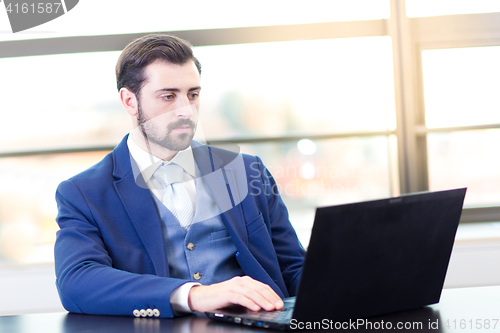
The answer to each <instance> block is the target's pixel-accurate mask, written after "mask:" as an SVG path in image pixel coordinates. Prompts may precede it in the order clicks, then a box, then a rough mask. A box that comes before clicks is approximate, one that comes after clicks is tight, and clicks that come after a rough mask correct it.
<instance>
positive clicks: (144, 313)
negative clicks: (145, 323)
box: [139, 309, 148, 317]
mask: <svg viewBox="0 0 500 333" xmlns="http://www.w3.org/2000/svg"><path fill="white" fill-rule="evenodd" d="M139 312H140V313H141V317H147V316H148V313H147V311H146V310H144V309H142V310H141V311H139Z"/></svg>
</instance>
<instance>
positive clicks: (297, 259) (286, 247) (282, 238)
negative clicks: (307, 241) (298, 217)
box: [257, 157, 305, 296]
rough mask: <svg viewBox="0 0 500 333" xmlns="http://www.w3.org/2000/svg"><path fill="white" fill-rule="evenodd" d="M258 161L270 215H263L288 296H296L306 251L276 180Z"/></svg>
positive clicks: (258, 159) (267, 213)
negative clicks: (292, 223)
mask: <svg viewBox="0 0 500 333" xmlns="http://www.w3.org/2000/svg"><path fill="white" fill-rule="evenodd" d="M257 162H258V165H259V169H260V172H259V173H260V175H261V177H262V186H263V193H264V194H265V198H266V204H267V212H266V214H264V220H265V222H266V224H267V225H268V229H269V234H270V236H271V239H272V243H273V246H274V250H275V252H276V256H277V258H278V262H279V265H280V270H281V274H282V276H283V280H284V282H285V285H286V287H287V290H288V293H289V295H290V296H295V295H296V294H297V291H298V285H299V280H300V276H301V272H302V266H303V262H304V257H305V250H304V248H303V247H302V245H301V244H300V242H299V240H298V238H297V234H296V233H295V230H294V228H293V226H292V225H291V223H290V220H289V216H288V210H287V208H286V206H285V204H284V202H283V200H282V198H281V196H280V194H279V191H278V186H277V184H276V182H275V180H274V178H273V177H272V176H271V174H270V172H269V171H268V170H267V169H266V168H265V166H264V164H263V163H262V161H261V160H260V158H259V157H257Z"/></svg>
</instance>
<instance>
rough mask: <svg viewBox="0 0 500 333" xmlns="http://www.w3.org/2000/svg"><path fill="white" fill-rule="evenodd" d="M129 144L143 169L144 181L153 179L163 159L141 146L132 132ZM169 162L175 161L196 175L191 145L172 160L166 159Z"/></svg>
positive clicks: (136, 160)
mask: <svg viewBox="0 0 500 333" xmlns="http://www.w3.org/2000/svg"><path fill="white" fill-rule="evenodd" d="M127 146H128V150H129V151H130V155H131V156H132V158H133V159H134V160H135V162H136V163H137V166H138V167H139V170H140V171H141V174H142V177H143V178H144V181H145V182H148V181H149V179H151V177H152V176H153V174H154V172H155V171H156V169H158V167H159V166H160V164H162V163H163V160H161V159H160V158H158V157H156V156H154V155H151V154H150V153H148V152H147V151H145V150H143V149H142V148H140V147H139V146H138V145H137V143H135V142H134V139H133V138H132V133H130V134H129V136H128V139H127ZM169 163H175V164H177V165H179V166H181V167H182V168H183V169H184V171H185V172H187V173H188V174H190V175H191V177H193V178H194V177H195V174H196V171H195V170H196V168H195V164H194V163H195V161H194V156H193V150H192V149H191V146H189V147H187V148H186V149H184V150H181V151H179V152H178V153H177V154H175V156H174V157H173V158H172V159H171V160H170V161H165V164H169Z"/></svg>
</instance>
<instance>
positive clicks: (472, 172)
mask: <svg viewBox="0 0 500 333" xmlns="http://www.w3.org/2000/svg"><path fill="white" fill-rule="evenodd" d="M499 142H500V130H497V129H491V130H480V131H463V132H452V133H433V134H429V135H428V136H427V145H428V148H427V149H428V162H429V188H430V189H431V190H444V189H450V188H458V187H468V189H467V195H466V197H465V205H466V206H468V207H474V206H498V205H500V191H499V189H500V172H499V170H500V155H499V154H497V153H496V152H497V151H498V143H499Z"/></svg>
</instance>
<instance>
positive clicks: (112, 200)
mask: <svg viewBox="0 0 500 333" xmlns="http://www.w3.org/2000/svg"><path fill="white" fill-rule="evenodd" d="M200 75H201V65H200V63H199V62H198V60H197V59H196V58H195V57H194V55H193V53H192V49H191V46H190V45H189V44H188V43H187V42H186V41H184V40H182V39H179V38H177V37H174V36H169V35H148V36H145V37H142V38H139V39H137V40H135V41H133V42H132V43H130V44H129V45H128V46H127V47H126V48H125V49H124V50H123V52H122V54H121V56H120V58H119V59H118V63H117V66H116V79H117V87H118V91H119V97H120V100H121V102H122V104H123V107H124V109H125V111H126V112H127V113H128V114H129V115H130V116H131V118H132V121H133V124H134V128H133V130H132V131H131V132H130V133H129V134H127V135H126V136H125V137H124V139H123V140H122V142H121V143H120V144H118V146H117V147H116V148H115V149H114V150H113V151H112V152H111V153H110V154H108V155H107V156H106V157H105V158H104V159H103V160H102V161H101V162H99V163H98V164H96V165H94V166H93V167H91V168H89V169H88V170H86V171H84V172H82V173H80V174H78V175H76V176H74V177H72V178H70V179H69V180H67V181H64V182H62V183H61V184H60V185H59V187H58V189H57V193H56V201H57V204H58V215H57V223H58V224H59V227H60V230H59V231H58V233H57V240H56V244H55V266H56V277H57V281H56V285H57V289H58V292H59V295H60V298H61V302H62V304H63V306H64V307H65V308H66V309H67V310H68V311H70V312H77V313H88V314H108V315H134V316H137V317H139V316H142V317H148V316H149V317H173V316H176V315H180V314H183V313H189V312H193V311H198V312H205V311H209V310H215V309H217V308H222V307H226V306H229V305H232V304H238V305H241V306H244V307H246V308H248V309H250V310H253V311H257V310H260V309H264V310H268V311H270V310H275V309H280V308H282V307H283V302H282V300H281V298H283V297H288V296H293V295H295V293H296V291H297V286H298V282H299V278H300V273H301V269H302V264H303V258H304V254H305V252H304V249H303V248H302V246H301V245H300V243H299V241H298V239H297V236H296V234H295V231H294V230H293V228H292V226H291V224H290V222H289V219H288V213H287V210H286V207H285V205H284V204H283V201H282V200H281V198H280V196H279V194H277V193H276V184H275V182H274V180H273V178H272V177H271V175H270V174H269V172H268V171H267V169H266V168H265V166H264V165H263V163H262V161H261V160H260V159H259V158H258V157H255V156H250V155H245V154H241V153H238V152H231V151H227V150H222V149H218V148H215V147H210V146H206V145H203V144H201V143H199V142H197V141H194V140H193V136H194V133H195V130H196V126H197V123H198V116H199V111H198V110H199V97H200V93H201V83H200ZM262 121H266V120H265V119H263V120H262Z"/></svg>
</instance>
